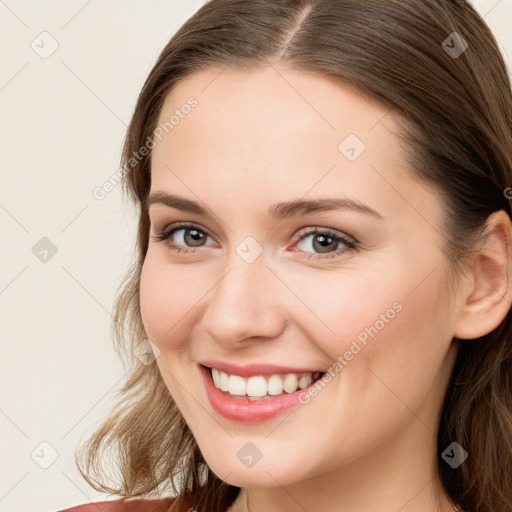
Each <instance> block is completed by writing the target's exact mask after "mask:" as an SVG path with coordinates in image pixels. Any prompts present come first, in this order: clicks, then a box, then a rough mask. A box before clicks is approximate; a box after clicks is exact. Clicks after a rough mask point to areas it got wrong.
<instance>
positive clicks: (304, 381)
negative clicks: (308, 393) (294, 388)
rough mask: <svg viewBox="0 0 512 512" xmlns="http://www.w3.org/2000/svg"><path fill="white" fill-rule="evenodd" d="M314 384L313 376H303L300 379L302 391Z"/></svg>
mask: <svg viewBox="0 0 512 512" xmlns="http://www.w3.org/2000/svg"><path fill="white" fill-rule="evenodd" d="M312 382H313V378H312V377H311V375H303V376H302V377H301V378H300V379H299V387H300V389H304V388H305V387H307V386H309V385H310V384H311V383H312Z"/></svg>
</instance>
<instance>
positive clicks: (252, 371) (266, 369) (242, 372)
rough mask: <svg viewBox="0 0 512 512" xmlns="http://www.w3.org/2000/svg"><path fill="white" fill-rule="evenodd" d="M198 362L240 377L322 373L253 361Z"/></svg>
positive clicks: (309, 369)
mask: <svg viewBox="0 0 512 512" xmlns="http://www.w3.org/2000/svg"><path fill="white" fill-rule="evenodd" d="M199 364H201V365H203V366H206V367H207V368H216V369H217V370H221V371H223V372H226V373H229V374H230V375H239V376H240V377H252V376H254V375H273V374H277V373H315V372H320V373H324V371H323V370H318V369H311V368H291V367H289V366H277V365H273V364H266V363H253V364H246V365H242V366H241V365H237V364H234V363H229V362H227V361H213V360H208V361H199Z"/></svg>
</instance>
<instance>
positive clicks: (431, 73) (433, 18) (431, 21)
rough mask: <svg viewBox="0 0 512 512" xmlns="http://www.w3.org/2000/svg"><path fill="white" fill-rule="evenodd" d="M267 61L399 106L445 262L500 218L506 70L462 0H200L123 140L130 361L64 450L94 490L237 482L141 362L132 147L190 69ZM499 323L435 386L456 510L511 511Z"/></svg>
mask: <svg viewBox="0 0 512 512" xmlns="http://www.w3.org/2000/svg"><path fill="white" fill-rule="evenodd" d="M454 33H456V34H454ZM466 45H467V48H466ZM271 63H286V65H288V66H289V67H291V68H293V69H296V70H303V71H305V72H314V73H318V74H320V75H323V76H327V77H330V78H333V79H335V80H339V81H340V83H344V84H348V85H350V86H351V87H353V88H354V89H355V90H356V91H357V92H359V93H361V94H362V95H364V96H365V97H366V98H368V99H369V100H373V101H376V102H378V103H379V104H380V105H381V106H383V107H385V108H386V109H387V110H389V111H392V112H393V113H395V114H397V115H398V116H400V119H402V120H403V125H402V132H401V133H402V135H401V137H402V138H403V143H404V150H405V152H406V155H407V158H408V162H409V164H410V167H411V172H412V173H413V175H414V176H416V177H418V178H419V179H422V180H424V181H425V182H426V183H429V184H433V185H435V186H436V187H437V189H438V190H439V197H440V200H441V203H442V205H443V208H444V226H443V227H444V233H445V236H446V244H445V246H444V247H443V250H444V251H445V253H446V256H447V258H448V259H449V260H450V262H451V263H452V268H453V269H454V272H455V275H456V273H457V271H459V270H460V265H461V262H462V261H463V260H464V257H465V256H467V255H469V254H472V251H474V249H475V247H476V244H477V241H478V239H479V236H480V234H481V232H482V228H483V226H484V223H485V220H486V219H487V217H488V216H489V215H490V214H491V213H493V212H495V211H498V210H502V209H503V210H505V211H506V212H507V213H508V214H509V215H511V211H510V204H509V201H508V200H507V198H506V197H505V195H506V194H504V190H506V189H507V187H508V186H511V185H512V121H511V120H512V95H511V86H510V79H509V76H508V72H507V69H506V65H505V63H504V61H503V58H502V56H501V54H500V51H499V48H498V45H497V43H496V41H495V39H494V37H493V35H492V33H491V31H490V30H489V28H488V27H487V25H486V24H485V23H484V21H483V20H482V18H481V17H480V16H479V14H478V13H477V12H476V11H475V10H474V9H473V8H472V7H471V6H470V5H469V4H468V3H467V2H465V1H463V0H277V1H276V0H210V1H208V2H207V3H205V4H204V5H203V6H202V7H201V8H200V9H199V10H198V11H197V13H196V14H195V15H193V16H192V17H191V18H190V19H189V20H188V21H186V23H185V24H184V25H183V26H182V27H181V28H180V29H179V30H178V31H177V32H176V33H175V35H174V36H173V37H172V39H171V40H170V42H169V43H168V44H167V46H166V47H165V48H164V49H163V51H162V52H161V54H160V56H159V58H158V60H157V62H156V64H155V65H154V67H153V69H152V70H151V72H150V74H149V76H148V78H147V80H146V82H145V84H144V86H143V88H142V91H141V93H140V95H139V98H138V102H137V105H136V108H135V112H134V114H133V117H132V120H131V123H130V126H129V128H128V132H127V136H126V139H125V145H124V151H123V157H122V165H123V169H125V170H126V172H125V173H124V181H123V184H124V191H125V192H126V193H128V194H129V196H130V198H131V199H132V200H133V201H134V202H135V204H136V205H137V206H138V208H139V211H140V217H139V224H138V236H137V247H136V257H135V260H136V261H135V262H134V263H133V265H132V267H131V268H130V270H129V272H128V274H127V275H126V277H125V279H124V281H123V282H122V283H121V285H120V287H119V290H118V295H117V299H116V302H115V308H114V322H113V324H112V334H113V338H114V342H115V346H116V349H117V350H118V352H119V354H120V355H121V357H123V358H126V359H127V361H128V362H129V366H130V367H129V377H128V379H127V382H126V383H125V385H124V387H123V388H122V389H121V390H120V392H119V397H118V403H117V405H116V406H115V407H114V409H113V410H112V412H111V414H110V416H109V417H108V419H107V420H106V421H105V422H104V424H102V425H101V426H100V427H99V428H98V430H97V431H96V432H95V433H94V434H93V435H92V437H90V438H89V439H88V441H87V442H86V443H84V445H83V446H82V447H81V448H80V449H79V450H78V451H77V454H76V461H77V465H78V467H79V470H80V471H81V473H82V475H83V476H84V477H85V478H86V479H87V481H88V482H89V483H90V484H91V485H92V486H93V487H94V488H95V489H96V490H99V491H106V492H108V493H110V494H115V495H118V496H122V497H135V496H143V495H147V496H151V495H153V496H154V495H161V494H162V493H164V492H167V491H168V490H170V491H172V492H173V493H174V494H177V495H179V496H181V497H185V496H189V497H190V496H192V497H193V504H194V508H195V509H196V510H198V511H199V512H203V511H211V510H226V509H227V508H228V507H229V506H230V505H231V504H232V502H233V501H234V499H235V497H236V495H237V493H238V492H239V488H238V487H234V486H231V485H228V484H227V483H225V482H223V481H221V480H220V479H219V478H217V477H216V476H215V475H214V474H213V472H211V470H209V468H208V466H207V465H206V463H205V461H204V459H203V457H202V455H201V453H200V451H199V449H198V446H197V444H196V442H195V439H194V437H193V436H192V434H191V431H190V430H189V428H188V426H187V424H186V423H185V421H184V419H183V417H182V415H181V413H180V411H179V410H178V408H177V406H176V404H175V403H174V401H173V399H172V397H171V396H170V394H169V392H168V389H167V388H166V386H165V384H164V381H163V380H162V378H161V375H160V373H159V370H158V367H157V365H156V363H153V364H150V365H147V364H143V363H141V362H140V361H139V360H138V359H137V358H136V357H134V354H133V351H134V350H135V347H136V346H137V345H138V344H139V343H141V342H142V341H143V340H145V339H146V338H147V334H146V333H145V331H144V327H143V324H142V320H141V315H140V303H139V282H140V275H141V268H142V264H143V262H144V258H145V254H146V251H147V247H148V234H149V217H148V212H147V208H146V205H145V199H146V197H147V195H148V192H149V189H150V184H151V176H150V170H151V169H150V154H147V155H145V156H142V157H141V156H140V154H139V150H140V148H141V147H143V146H144V145H145V144H146V141H147V140H148V138H151V137H152V135H153V132H154V130H155V128H156V123H157V119H158V116H159V113H160V111H161V108H162V104H163V101H164V99H165V97H166V95H167V94H168V93H169V92H170V91H171V90H172V89H173V87H174V86H175V85H176V84H177V83H178V82H179V81H181V80H183V79H184V78H186V77H187V76H188V75H190V74H191V73H193V72H194V71H199V70H203V69H206V68H207V67H210V66H233V67H235V68H237V69H242V70H254V69H256V68H258V67H259V66H265V65H268V64H271ZM134 155H135V156H136V158H134ZM511 329H512V325H511V313H510V311H509V313H508V315H507V317H506V318H505V320H504V321H503V322H502V324H501V325H500V326H499V327H498V328H497V329H495V330H494V331H493V332H491V333H489V334H488V335H486V336H484V337H482V338H480V339H477V340H464V341H461V342H460V343H459V345H460V347H459V351H458V355H457V359H456V363H455V366H454V369H453V374H452V378H451V381H450V384H449V386H448V389H447V393H446V398H445V402H444V406H443V410H442V418H441V423H440V428H439V433H438V449H439V453H438V460H439V463H438V470H439V476H440V478H441V480H442V483H443V485H444V488H445V490H446V492H447V494H448V495H449V496H450V498H451V499H452V500H453V501H454V502H458V503H459V504H460V505H462V506H463V508H464V509H465V510H466V511H467V512H488V511H491V510H492V511H493V512H501V511H503V512H505V511H509V512H510V510H511V504H512V336H511V334H512V331H511ZM453 441H456V442H458V443H459V444H460V445H461V446H462V447H463V448H464V449H465V450H466V451H467V452H468V454H469V457H468V459H467V460H466V461H465V462H464V463H463V464H462V465H461V466H460V467H458V468H457V469H451V467H450V466H449V465H448V464H446V463H445V462H444V461H443V460H442V459H441V457H440V454H441V452H442V451H443V450H444V449H445V448H446V447H447V446H448V445H450V443H452V442H453ZM108 452H110V454H111V455H113V456H114V458H113V459H112V458H109V457H108ZM112 464H116V466H115V467H116V469H117V473H116V474H115V476H112V473H113V471H112V470H111V467H112Z"/></svg>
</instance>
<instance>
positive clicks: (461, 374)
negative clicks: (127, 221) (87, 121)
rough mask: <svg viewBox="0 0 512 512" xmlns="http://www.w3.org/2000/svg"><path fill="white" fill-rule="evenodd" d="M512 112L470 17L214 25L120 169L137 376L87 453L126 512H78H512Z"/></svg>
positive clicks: (196, 28)
mask: <svg viewBox="0 0 512 512" xmlns="http://www.w3.org/2000/svg"><path fill="white" fill-rule="evenodd" d="M511 119H512V97H511V89H510V82H509V78H508V74H507V70H506V67H505V64H504V62H503V59H502V57H501V55H500V53H499V50H498V47H497V44H496V42H495V40H494V38H493V37H492V35H491V33H490V31H489V29H488V27H487V26H486V25H485V23H484V22H483V20H482V19H481V17H480V16H479V15H478V14H477V13H476V12H475V10H474V9H473V8H472V7H471V6H470V5H469V4H468V3H466V2H464V1H462V0H459V1H456V0H452V1H449V0H424V1H421V2H420V1H418V0H405V1H404V0H365V1H359V0H358V1H356V0H331V1H328V0H325V1H315V0H283V1H279V2H276V1H271V0H256V1H254V0H251V1H248V0H212V1H209V2H207V3H206V4H205V5H204V6H203V7H202V8H201V9H199V11H198V12H197V13H196V14H195V15H194V16H193V17H192V18H190V19H189V20H188V21H187V22H186V23H185V24H184V25H183V27H181V29H180V30H179V31H178V32H177V33H176V34H175V35H174V36H173V38H172V39H171V41H170V42H169V43H168V45H167V46H166V47H165V48H164V50H163V51H162V53H161V55H160V57H159V59H158V61H157V63H156V64H155V66H154V67H153V69H152V70H151V72H150V74H149V77H148V79H147V80H146V83H145V84H144V87H143V89H142V92H141V94H140V96H139V99H138V103H137V106H136V109H135V112H134V115H133V118H132V121H131V124H130V127H129V129H128V134H127V137H126V141H125V148H124V153H123V169H124V171H125V173H124V178H125V187H126V191H128V193H129V194H130V196H131V198H132V199H133V200H134V201H135V202H136V204H137V205H138V206H140V221H139V227H138V238H137V249H138V252H137V261H136V262H135V264H134V266H133V268H132V269H131V271H130V273H129V275H128V276H127V279H126V281H125V283H124V286H123V288H122V290H121V291H120V294H119V297H118V300H117V302H116V310H115V323H114V328H115V329H114V333H115V339H116V343H117V347H118V349H119V350H120V351H121V352H122V353H124V354H126V355H127V357H128V359H129V360H130V361H131V363H132V365H133V367H132V373H131V376H130V378H129V379H128V382H127V383H126V385H125V386H124V388H123V390H122V396H121V398H120V402H119V404H118V406H117V407H116V408H115V409H114V410H113V411H112V414H111V416H110V417H109V418H108V419H107V420H106V422H105V423H104V425H103V426H102V427H101V428H100V429H99V430H98V431H97V432H96V433H95V434H94V435H93V436H92V438H91V439H90V440H89V441H88V443H87V444H86V445H85V446H84V447H82V450H81V451H80V452H79V453H78V455H77V462H78V465H79V468H80V471H81V472H82V474H83V476H84V477H85V478H86V479H87V481H88V482H89V483H90V484H91V485H92V486H93V487H94V488H95V489H97V490H100V491H106V492H109V493H111V494H112V495H117V496H121V498H122V499H119V500H116V501H112V502H108V503H107V502H105V503H103V504H91V505H84V506H82V507H77V508H74V509H70V510H74V511H89V510H111V511H125V510H155V511H156V510H162V511H163V510H169V511H170V510H184V511H185V510H188V511H192V510H195V511H201V512H203V511H205V512H206V511H223V512H224V511H228V510H229V512H236V511H240V512H242V511H244V512H249V511H250V512H256V511H266V512H272V511H277V510H287V511H302V510H307V511H308V512H314V511H317V510H323V511H325V510H328V511H334V510H336V511H337V510H343V511H344V512H355V511H363V510H364V511H365V512H368V511H382V510H386V511H388V510H396V511H398V510H400V511H402V512H419V511H437V512H440V511H442V512H448V511H452V510H458V511H460V512H462V511H465V512H473V511H476V512H484V511H485V512H488V511H493V512H501V511H510V510H512V382H511V375H512V342H511V324H510V315H511V313H510V304H511V302H510V301H511V296H512V290H511V281H510V277H509V276H510V272H509V270H508V269H509V265H510V263H511V252H510V243H511V241H512V224H511V209H510V203H509V200H508V196H509V195H510V194H509V193H508V191H509V190H510V189H508V187H509V186H511V184H512V125H511ZM145 349H148V350H151V354H153V357H146V356H147V354H146V356H144V355H143V352H144V350H145ZM151 354H150V355H151ZM145 357H146V358H145ZM109 454H110V455H112V454H113V455H114V456H115V461H112V459H111V458H109V457H107V455H109ZM114 464H115V465H114ZM113 465H114V466H113ZM113 467H115V468H116V471H117V475H118V477H117V478H111V477H110V475H112V469H113ZM112 480H113V482H112ZM171 495H172V496H176V498H175V499H173V498H171V497H165V496H171ZM126 498H130V499H129V500H127V499H126ZM134 498H135V499H134Z"/></svg>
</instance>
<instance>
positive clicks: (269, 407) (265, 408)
mask: <svg viewBox="0 0 512 512" xmlns="http://www.w3.org/2000/svg"><path fill="white" fill-rule="evenodd" d="M199 370H200V372H201V374H202V376H203V380H204V383H205V386H206V393H207V395H208V399H209V400H210V403H211V404H212V407H213V408H214V409H215V411H217V412H218V413H219V414H220V415H221V416H224V418H227V419H228V420H234V421H240V422H243V423H256V422H259V421H265V420H269V419H272V418H275V417H276V416H278V415H279V414H281V413H283V412H284V411H286V410H288V409H290V408H292V407H295V406H297V405H300V404H301V403H300V402H299V396H300V394H301V393H304V392H306V393H307V392H308V388H309V387H310V386H313V385H314V384H315V383H312V384H310V386H307V387H305V388H304V389H298V390H297V391H294V392H293V393H287V394H283V395H277V396H275V397H272V398H264V399H261V400H247V399H244V398H235V397H232V396H230V395H226V394H225V393H224V392H223V391H221V390H220V389H218V388H217V387H215V384H214V383H213V380H212V378H211V376H210V371H209V369H208V368H206V367H205V366H202V365H199Z"/></svg>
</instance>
